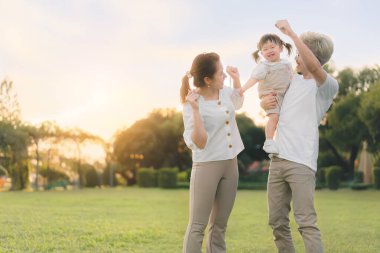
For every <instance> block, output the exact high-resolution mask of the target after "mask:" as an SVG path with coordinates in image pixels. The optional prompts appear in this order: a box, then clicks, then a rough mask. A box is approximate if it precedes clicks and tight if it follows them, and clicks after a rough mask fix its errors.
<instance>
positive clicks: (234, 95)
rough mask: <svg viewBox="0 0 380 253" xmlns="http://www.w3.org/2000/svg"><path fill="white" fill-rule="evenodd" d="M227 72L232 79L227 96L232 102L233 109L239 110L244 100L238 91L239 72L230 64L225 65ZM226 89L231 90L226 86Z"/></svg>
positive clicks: (239, 87) (239, 85) (239, 86)
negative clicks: (231, 86) (231, 85)
mask: <svg viewBox="0 0 380 253" xmlns="http://www.w3.org/2000/svg"><path fill="white" fill-rule="evenodd" d="M227 73H228V74H229V75H230V76H231V78H232V79H233V88H234V89H233V90H232V91H228V92H229V96H230V98H231V101H232V104H233V105H234V107H235V109H236V110H239V109H240V108H241V107H242V106H243V102H244V96H243V95H242V93H240V91H241V84H240V74H239V71H238V69H237V68H236V67H231V66H228V67H227ZM226 89H227V88H226ZM227 90H231V89H230V88H228V89H227Z"/></svg>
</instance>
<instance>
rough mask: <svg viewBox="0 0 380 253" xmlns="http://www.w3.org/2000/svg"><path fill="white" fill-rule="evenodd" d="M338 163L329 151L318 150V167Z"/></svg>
mask: <svg viewBox="0 0 380 253" xmlns="http://www.w3.org/2000/svg"><path fill="white" fill-rule="evenodd" d="M337 164H338V160H337V159H336V157H335V156H334V155H333V154H332V153H331V152H320V153H319V155H318V168H324V167H330V166H334V165H337Z"/></svg>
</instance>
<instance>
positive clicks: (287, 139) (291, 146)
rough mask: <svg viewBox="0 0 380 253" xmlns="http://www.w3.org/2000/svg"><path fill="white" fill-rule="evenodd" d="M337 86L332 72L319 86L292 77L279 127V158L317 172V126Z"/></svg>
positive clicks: (313, 82)
mask: <svg viewBox="0 0 380 253" xmlns="http://www.w3.org/2000/svg"><path fill="white" fill-rule="evenodd" d="M338 89H339V87H338V82H337V81H336V80H335V79H334V78H333V77H332V76H330V75H327V78H326V80H325V82H324V83H323V84H322V85H321V86H319V87H318V86H317V84H316V81H315V80H314V79H304V78H303V76H302V75H297V74H296V75H294V76H293V79H292V82H291V84H290V86H289V89H288V91H287V92H286V93H285V97H284V101H283V103H282V107H281V111H280V118H279V122H278V126H277V133H276V143H277V145H278V148H279V155H278V157H280V158H283V159H286V160H289V161H292V162H296V163H300V164H304V165H306V166H308V167H309V168H310V169H312V170H313V171H317V158H318V149H319V147H318V145H319V132H318V126H319V124H320V121H321V119H322V118H323V116H324V115H325V113H326V111H327V110H328V109H329V107H330V106H331V104H332V101H333V98H334V97H335V95H336V94H337V93H338Z"/></svg>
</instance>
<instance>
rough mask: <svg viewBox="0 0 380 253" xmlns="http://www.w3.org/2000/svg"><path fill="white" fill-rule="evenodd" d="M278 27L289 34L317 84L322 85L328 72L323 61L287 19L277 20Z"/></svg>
mask: <svg viewBox="0 0 380 253" xmlns="http://www.w3.org/2000/svg"><path fill="white" fill-rule="evenodd" d="M276 27H277V28H278V29H280V30H281V32H283V33H284V34H286V35H288V36H289V38H291V39H292V40H293V42H294V45H295V46H296V48H297V50H298V54H299V57H301V59H302V62H303V63H304V65H305V67H306V68H307V70H308V71H309V72H310V73H311V75H312V76H313V78H314V79H315V81H316V82H317V85H318V86H319V85H321V84H323V83H324V82H325V80H326V77H327V74H326V72H325V71H324V69H323V68H322V66H321V63H320V62H319V60H318V59H317V57H315V55H314V54H313V52H312V51H311V50H310V49H309V48H308V47H307V46H306V45H305V43H303V41H302V40H301V39H300V38H299V37H298V36H297V34H296V33H295V32H294V31H293V30H292V28H291V27H290V25H289V23H288V21H287V20H279V21H277V22H276Z"/></svg>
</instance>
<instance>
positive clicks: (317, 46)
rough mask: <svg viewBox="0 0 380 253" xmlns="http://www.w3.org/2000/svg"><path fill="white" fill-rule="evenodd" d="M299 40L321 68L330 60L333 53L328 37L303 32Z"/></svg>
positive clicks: (331, 43)
mask: <svg viewBox="0 0 380 253" xmlns="http://www.w3.org/2000/svg"><path fill="white" fill-rule="evenodd" d="M300 39H301V40H302V41H303V43H305V44H306V46H307V47H308V48H309V49H310V50H311V51H312V52H313V54H314V55H315V57H317V59H318V60H319V62H320V63H321V65H322V66H323V65H324V64H325V63H327V62H328V61H329V60H330V58H331V55H332V54H333V52H334V43H333V42H332V40H331V38H330V37H329V36H327V35H325V34H321V33H316V32H305V33H302V34H301V35H300Z"/></svg>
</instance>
